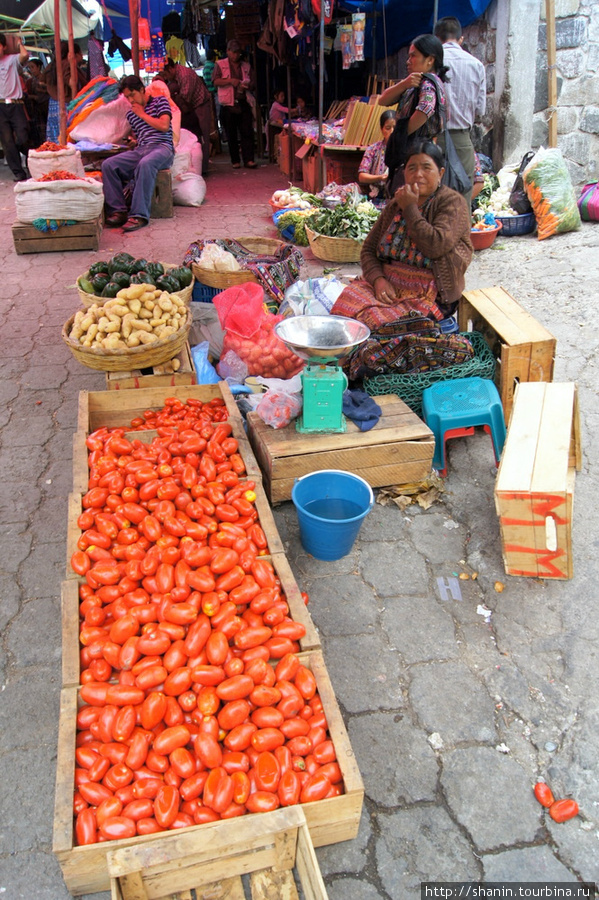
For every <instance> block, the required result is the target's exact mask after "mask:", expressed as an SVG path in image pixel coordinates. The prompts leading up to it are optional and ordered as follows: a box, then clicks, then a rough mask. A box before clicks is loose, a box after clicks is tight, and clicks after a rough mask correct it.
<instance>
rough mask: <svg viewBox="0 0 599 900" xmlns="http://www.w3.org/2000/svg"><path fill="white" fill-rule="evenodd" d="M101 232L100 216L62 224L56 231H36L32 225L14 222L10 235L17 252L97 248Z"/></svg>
mask: <svg viewBox="0 0 599 900" xmlns="http://www.w3.org/2000/svg"><path fill="white" fill-rule="evenodd" d="M101 233H102V220H101V217H98V218H97V219H91V220H89V221H87V222H77V223H76V224H75V225H63V226H61V228H59V230H58V231H56V232H50V231H46V232H43V231H38V229H37V228H35V227H34V226H33V225H26V224H24V223H22V222H15V223H14V224H13V226H12V236H13V241H14V245H15V250H16V252H17V253H18V254H24V253H47V252H57V251H61V250H97V249H98V248H99V245H100V235H101Z"/></svg>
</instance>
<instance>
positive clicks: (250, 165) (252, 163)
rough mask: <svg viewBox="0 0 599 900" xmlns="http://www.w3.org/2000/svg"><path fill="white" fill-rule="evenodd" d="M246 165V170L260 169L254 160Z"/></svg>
mask: <svg viewBox="0 0 599 900" xmlns="http://www.w3.org/2000/svg"><path fill="white" fill-rule="evenodd" d="M244 165H245V167H246V169H257V168H258V166H257V165H256V163H255V162H254V160H253V159H250V161H249V162H246V163H245V164H244Z"/></svg>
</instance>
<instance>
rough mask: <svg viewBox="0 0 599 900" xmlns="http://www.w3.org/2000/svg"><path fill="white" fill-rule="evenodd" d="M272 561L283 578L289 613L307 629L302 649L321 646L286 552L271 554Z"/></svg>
mask: <svg viewBox="0 0 599 900" xmlns="http://www.w3.org/2000/svg"><path fill="white" fill-rule="evenodd" d="M270 559H271V562H272V565H273V568H274V570H275V572H276V573H277V575H278V577H279V579H280V580H281V587H282V589H283V593H284V594H285V599H286V600H287V604H288V606H289V614H290V616H291V618H292V619H293V621H294V622H300V623H301V624H302V625H303V626H304V628H305V629H306V634H305V635H304V637H303V638H302V639H301V641H300V647H301V648H302V650H316V649H319V648H320V646H321V640H320V636H319V634H318V631H317V630H316V628H315V626H314V622H313V621H312V616H311V615H310V612H309V610H308V608H307V606H306V604H305V603H304V601H303V599H302V594H301V590H300V588H299V585H298V583H297V581H296V580H295V576H294V575H293V572H292V571H291V566H290V565H289V561H288V559H287V557H286V556H285V554H284V553H275V554H273V555H272V556H271V558H270Z"/></svg>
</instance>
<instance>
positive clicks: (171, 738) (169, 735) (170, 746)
mask: <svg viewBox="0 0 599 900" xmlns="http://www.w3.org/2000/svg"><path fill="white" fill-rule="evenodd" d="M190 740H191V733H190V731H189V728H188V727H187V726H186V725H174V726H172V727H171V728H165V729H164V731H162V732H161V733H160V734H159V735H158V736H157V737H155V738H154V750H155V751H156V753H159V754H160V755H161V756H169V755H170V754H171V753H172V752H173V750H176V749H177V747H184V746H185V745H186V744H188V743H189V742H190Z"/></svg>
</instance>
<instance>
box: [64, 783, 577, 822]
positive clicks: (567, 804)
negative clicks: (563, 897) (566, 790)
mask: <svg viewBox="0 0 599 900" xmlns="http://www.w3.org/2000/svg"><path fill="white" fill-rule="evenodd" d="M81 787H83V785H81ZM81 793H83V791H81ZM578 812H579V810H578V803H577V802H576V800H556V801H555V803H552V804H551V806H550V807H549V815H550V816H551V818H552V819H553V821H554V822H567V821H568V819H573V818H574V816H577V815H578Z"/></svg>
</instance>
